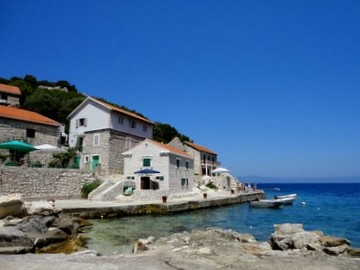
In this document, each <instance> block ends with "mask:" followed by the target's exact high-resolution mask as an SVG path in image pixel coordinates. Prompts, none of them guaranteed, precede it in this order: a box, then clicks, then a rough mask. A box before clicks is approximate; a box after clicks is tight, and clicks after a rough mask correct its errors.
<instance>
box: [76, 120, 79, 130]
mask: <svg viewBox="0 0 360 270" xmlns="http://www.w3.org/2000/svg"><path fill="white" fill-rule="evenodd" d="M76 127H77V128H78V127H79V119H76Z"/></svg>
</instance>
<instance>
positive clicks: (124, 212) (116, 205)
mask: <svg viewBox="0 0 360 270" xmlns="http://www.w3.org/2000/svg"><path fill="white" fill-rule="evenodd" d="M264 197H265V193H264V192H263V191H260V190H259V191H252V192H247V193H245V192H240V193H235V194H231V193H230V192H229V193H227V192H210V193H208V194H207V198H204V197H203V195H201V196H200V195H199V196H194V197H188V198H181V199H171V200H169V199H168V200H167V202H166V203H163V202H162V201H135V200H134V201H131V200H127V201H124V202H121V201H91V200H56V202H55V207H57V208H62V209H63V212H64V213H67V214H75V215H79V216H81V217H83V218H111V217H122V216H136V215H150V214H173V213H181V212H188V211H194V210H200V209H206V208H213V207H221V206H226V205H231V204H238V203H245V202H249V201H253V200H256V199H257V198H260V199H261V198H264Z"/></svg>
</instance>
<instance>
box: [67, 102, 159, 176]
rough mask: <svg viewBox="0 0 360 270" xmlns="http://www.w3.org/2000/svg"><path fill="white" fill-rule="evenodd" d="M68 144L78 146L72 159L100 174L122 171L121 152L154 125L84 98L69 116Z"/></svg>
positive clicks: (141, 137) (140, 138) (134, 115)
mask: <svg viewBox="0 0 360 270" xmlns="http://www.w3.org/2000/svg"><path fill="white" fill-rule="evenodd" d="M68 118H69V120H70V129H69V146H70V147H80V149H81V150H80V154H79V156H78V157H77V158H76V160H75V162H76V163H78V164H79V167H80V168H81V169H85V170H90V171H96V172H97V173H99V174H101V175H121V174H123V172H124V157H123V156H122V153H123V152H125V151H126V150H128V149H130V148H131V147H132V146H134V145H136V144H137V143H139V142H141V141H143V140H144V139H146V138H152V133H153V126H154V124H153V123H152V122H151V121H150V120H148V119H146V118H144V117H141V116H139V115H137V114H135V113H132V112H129V111H126V110H123V109H121V108H118V107H116V106H113V105H111V104H108V103H106V102H103V101H100V100H98V99H95V98H92V97H87V98H86V99H85V100H84V101H83V102H82V103H81V104H80V105H79V106H78V107H77V108H75V109H74V110H73V111H72V112H71V114H70V115H69V116H68Z"/></svg>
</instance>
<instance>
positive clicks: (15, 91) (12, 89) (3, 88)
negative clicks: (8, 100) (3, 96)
mask: <svg viewBox="0 0 360 270" xmlns="http://www.w3.org/2000/svg"><path fill="white" fill-rule="evenodd" d="M0 92H3V93H8V94H12V95H18V96H21V91H20V88H19V87H17V86H13V85H8V84H2V83H0Z"/></svg>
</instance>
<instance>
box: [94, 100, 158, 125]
mask: <svg viewBox="0 0 360 270" xmlns="http://www.w3.org/2000/svg"><path fill="white" fill-rule="evenodd" d="M92 99H94V100H96V102H98V103H100V104H102V105H103V106H105V107H107V108H108V109H110V110H112V111H117V112H120V113H122V114H125V115H128V116H131V117H133V118H136V119H139V120H141V121H143V122H146V123H149V124H151V125H154V123H153V122H151V121H150V120H148V119H146V118H144V117H141V116H140V115H137V114H136V113H132V112H129V111H127V110H124V109H121V108H118V107H116V106H113V105H111V104H109V103H106V102H103V101H100V100H98V99H95V98H92Z"/></svg>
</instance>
